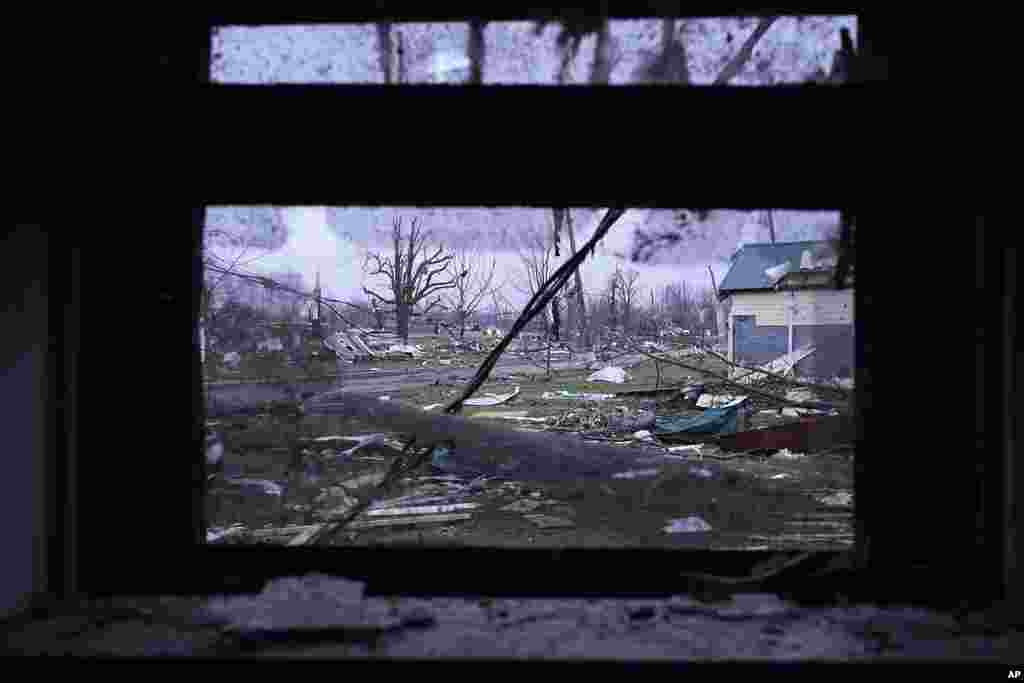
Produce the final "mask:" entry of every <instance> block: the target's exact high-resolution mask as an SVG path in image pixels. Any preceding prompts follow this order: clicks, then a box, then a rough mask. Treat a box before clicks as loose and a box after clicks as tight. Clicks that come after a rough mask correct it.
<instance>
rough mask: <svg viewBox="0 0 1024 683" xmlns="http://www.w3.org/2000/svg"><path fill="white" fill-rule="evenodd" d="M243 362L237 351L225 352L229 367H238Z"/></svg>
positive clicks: (225, 359)
mask: <svg viewBox="0 0 1024 683" xmlns="http://www.w3.org/2000/svg"><path fill="white" fill-rule="evenodd" d="M241 362H242V356H241V355H240V354H239V353H238V352H237V351H228V352H227V353H225V354H224V365H226V366H227V367H229V368H237V367H238V364H239V363H241Z"/></svg>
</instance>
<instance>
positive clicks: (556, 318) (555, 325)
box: [551, 296, 562, 341]
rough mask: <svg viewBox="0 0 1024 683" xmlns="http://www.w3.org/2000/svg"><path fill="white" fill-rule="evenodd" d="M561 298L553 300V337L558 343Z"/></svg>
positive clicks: (560, 321)
mask: <svg viewBox="0 0 1024 683" xmlns="http://www.w3.org/2000/svg"><path fill="white" fill-rule="evenodd" d="M560 300H561V297H557V296H556V297H555V298H554V299H552V300H551V322H552V326H551V336H552V338H553V339H554V340H555V341H558V333H559V328H560V327H561V323H562V320H561V315H560V313H559V301H560Z"/></svg>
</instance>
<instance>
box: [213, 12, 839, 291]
mask: <svg viewBox="0 0 1024 683" xmlns="http://www.w3.org/2000/svg"><path fill="white" fill-rule="evenodd" d="M757 23H758V20H757V19H742V18H739V19H701V20H689V21H686V22H677V31H676V37H677V39H678V40H681V41H682V42H683V43H684V44H685V46H686V54H687V67H688V70H689V73H690V79H691V82H692V83H694V84H703V83H711V82H712V81H713V80H714V78H715V76H716V75H717V74H718V73H719V72H720V71H721V69H722V68H723V67H724V65H725V64H726V63H728V62H729V60H730V59H731V58H732V57H733V56H734V55H735V54H736V52H737V51H738V50H739V49H740V46H741V45H742V44H743V41H744V40H745V39H746V38H747V37H748V36H749V35H750V34H751V33H752V32H753V30H754V28H755V26H756V25H757ZM660 27H661V22H660V20H648V21H613V22H611V34H612V39H613V42H614V45H615V47H614V52H615V54H616V55H617V56H616V57H615V65H614V68H613V70H612V74H611V83H612V84H613V85H614V84H621V83H636V82H639V81H638V76H637V74H638V73H639V69H640V68H641V67H643V65H644V64H646V63H647V62H648V61H649V60H650V59H651V57H652V55H654V53H655V51H656V50H657V48H658V45H659V44H660V40H661V37H660V36H661V34H660V30H661V29H660ZM842 27H847V28H849V29H850V30H851V32H852V33H853V35H854V39H856V20H855V18H853V17H804V18H795V17H783V18H781V19H778V20H777V21H776V22H775V23H774V24H773V25H772V27H771V28H770V29H769V30H768V31H767V32H766V33H765V34H764V36H763V37H762V38H761V40H760V41H759V42H758V44H757V47H756V49H755V51H754V53H753V55H752V58H751V59H750V60H749V61H748V62H747V64H746V66H745V67H744V68H743V69H742V70H741V71H740V73H739V74H738V75H737V76H736V78H735V79H733V81H732V82H731V83H730V84H731V85H737V86H754V85H760V86H765V85H772V84H778V83H796V82H804V81H806V80H808V79H809V78H811V77H812V76H813V75H814V73H815V72H816V71H828V69H829V68H830V66H831V62H832V58H833V53H834V50H835V49H836V48H837V47H838V45H839V39H838V32H839V29H840V28H842ZM394 30H395V31H396V32H400V33H401V35H402V40H403V45H404V47H405V54H406V59H407V66H408V82H413V83H428V82H435V83H436V82H459V81H460V80H462V79H464V78H465V76H466V69H465V67H466V65H467V64H466V61H465V49H466V38H467V35H468V32H467V26H466V25H465V24H461V23H450V24H398V25H395V29H394ZM557 34H558V29H557V28H556V27H554V26H549V27H548V28H547V29H546V30H544V31H543V32H542V33H541V34H540V35H539V36H538V35H535V33H534V30H533V26H532V25H530V24H528V23H526V22H502V23H496V24H489V25H488V26H487V28H486V31H485V46H486V55H487V56H486V59H485V62H484V82H485V84H486V83H490V84H503V83H504V84H512V83H528V84H547V85H553V84H555V75H556V73H557V72H558V67H559V52H558V48H557V46H556V44H555V39H556V36H557ZM594 42H595V41H594V39H593V38H588V39H587V40H585V41H583V44H582V45H581V47H580V51H579V53H578V55H577V57H576V59H575V60H574V61H573V63H572V68H571V74H572V76H571V78H572V81H573V82H585V81H586V78H587V73H588V70H589V65H590V62H591V60H592V56H593V51H594ZM213 55H214V59H213V66H212V73H211V76H212V78H213V80H214V81H215V82H220V83H250V84H272V83H379V82H382V81H383V74H382V72H380V67H379V61H378V57H377V38H376V32H375V29H374V27H373V26H372V25H349V26H340V25H338V26H291V27H225V28H223V29H220V30H219V31H217V32H216V33H215V35H214V38H213ZM808 162H809V163H808V169H809V172H815V170H814V169H815V167H816V164H815V160H808ZM737 163H746V162H745V161H743V160H737ZM765 163H767V162H765ZM752 170H756V169H752ZM258 213H259V211H258V210H257V211H256V213H253V210H241V211H239V210H236V209H231V208H226V207H217V208H211V209H210V210H209V211H208V216H209V220H208V223H217V224H219V225H221V226H223V227H227V228H231V229H235V228H238V227H240V226H243V227H246V229H247V231H248V232H249V233H250V234H252V231H253V230H254V229H256V230H263V229H264V228H266V226H263V227H259V228H253V226H252V225H249V224H245V223H244V222H245V220H246V219H247V218H248V217H252V216H255V215H256V214H258ZM264 213H267V214H269V212H264ZM602 214H603V210H602V211H595V210H583V209H578V210H577V209H574V210H573V217H574V224H575V227H576V237H577V240H578V242H579V243H580V244H582V243H583V242H585V241H586V240H587V239H588V238H589V237H590V235H591V234H592V233H593V230H594V228H595V227H596V226H597V223H598V221H599V220H600V217H601V215H602ZM279 215H280V217H281V219H282V220H281V223H282V224H280V225H277V226H276V228H277V229H276V230H274V231H272V232H273V234H272V235H271V234H270V233H271V231H270V229H269V228H266V230H267V234H266V235H264V237H265V239H264V240H263V242H261V244H262V245H263V246H264V247H266V248H264V249H256V250H252V252H251V253H252V255H253V256H254V257H258V258H257V259H256V260H254V261H250V262H249V263H247V264H246V268H247V269H248V270H250V271H257V272H262V273H265V274H275V273H280V272H293V273H299V274H301V275H302V277H303V280H304V282H305V283H306V284H307V285H308V286H312V280H313V277H314V275H315V273H316V271H317V270H319V271H320V273H321V279H322V282H323V284H324V286H325V288H326V289H327V290H328V291H329V292H330V293H331V294H332V295H334V296H338V297H341V298H355V297H359V298H360V299H361V298H362V297H361V295H360V291H361V288H362V287H363V286H364V285H369V286H371V287H372V286H373V285H375V284H378V285H379V284H380V282H379V280H374V279H372V278H367V276H366V275H365V273H364V271H363V267H362V266H363V263H364V260H365V256H366V253H367V251H372V250H375V249H380V248H381V247H384V246H385V242H384V241H383V240H382V238H385V237H386V234H387V232H388V231H389V230H390V226H391V222H392V220H393V219H394V217H395V216H399V215H400V216H402V217H403V218H405V219H406V220H408V219H411V218H412V217H414V216H415V217H417V218H419V219H421V220H422V221H423V224H424V227H425V228H426V229H429V230H430V231H431V232H432V233H433V235H434V237H435V238H436V239H437V240H438V241H441V242H444V243H446V245H448V246H467V245H469V246H478V247H481V248H485V249H487V250H488V251H489V252H490V253H493V254H494V255H495V257H496V258H497V259H498V272H499V274H500V278H503V279H506V280H512V279H518V278H520V277H521V276H520V272H521V270H520V265H519V263H520V262H519V258H518V256H517V254H516V253H515V251H514V245H513V244H511V243H509V241H508V240H507V235H509V234H513V235H514V234H516V233H518V232H522V231H523V229H529V228H545V227H547V228H550V225H551V212H550V211H549V210H541V209H520V208H514V207H510V208H503V209H402V208H389V209H365V208H336V207H331V208H325V207H315V208H288V209H284V210H282V211H281V212H280V214H279ZM762 218H763V217H762V216H759V215H758V214H756V213H746V212H736V211H727V210H722V211H714V212H712V214H711V215H710V216H709V218H708V220H707V221H706V222H705V223H703V224H702V225H701V226H700V230H699V231H698V232H699V234H698V235H696V236H694V237H692V238H691V239H689V240H688V241H687V242H686V243H684V244H679V245H676V246H674V247H672V248H669V249H665V250H662V251H661V252H660V253H659V254H658V255H657V258H656V259H654V261H653V262H652V263H650V264H639V263H628V262H627V261H626V260H624V259H623V258H622V257H620V256H618V255H619V254H622V255H628V254H629V253H630V252H631V248H632V246H633V243H634V240H635V239H636V234H637V229H641V230H654V231H658V230H662V229H665V228H667V227H670V226H671V225H672V224H673V222H674V220H675V219H674V216H673V212H670V211H663V210H656V211H654V210H630V211H628V212H627V213H626V215H625V216H623V217H622V218H621V219H620V220H619V222H618V223H617V224H616V226H615V227H614V228H613V229H612V231H611V233H609V235H608V237H607V238H606V240H605V244H604V246H603V247H602V248H600V249H599V250H598V254H597V258H595V259H593V260H588V262H587V263H586V265H585V266H584V267H583V269H582V273H583V277H584V284H585V286H586V288H587V289H588V290H595V289H597V288H598V285H599V284H600V283H603V282H604V281H605V280H606V279H607V277H608V276H609V275H610V274H611V273H612V272H613V271H614V270H615V267H616V266H617V265H622V266H628V267H631V268H635V269H637V270H638V271H640V272H641V274H642V276H643V277H642V278H641V281H642V283H643V284H644V286H645V287H646V288H650V287H658V286H662V285H664V284H668V283H671V282H679V281H680V280H685V281H687V282H689V283H690V284H691V285H695V286H698V287H703V286H708V285H710V278H709V276H708V272H707V266H708V265H711V266H712V269H713V270H714V271H715V277H716V279H717V281H718V282H721V280H722V278H723V277H724V275H725V272H726V271H727V269H728V261H727V259H728V257H729V255H731V254H732V253H733V252H734V251H735V250H736V248H737V247H738V246H740V245H741V244H742V243H743V242H755V241H768V239H769V237H768V231H767V229H766V228H765V227H764V225H763V223H762V222H761V220H762ZM838 218H839V215H838V213H837V212H794V211H779V212H775V213H774V219H775V228H776V238H777V240H778V241H793V240H803V239H823V238H825V237H827V236H828V234H829V231H830V230H832V229H834V227H835V226H836V225H837V224H838ZM250 222H251V221H250ZM256 222H257V223H258V222H259V221H258V220H256ZM268 224H269V223H268ZM503 240H505V241H503ZM211 248H212V247H211ZM565 253H566V252H563V259H564V258H565ZM247 260H248V258H247ZM506 289H507V296H508V298H509V299H510V300H511V301H512V302H513V303H520V304H521V303H524V302H525V298H524V297H523V296H522V295H520V294H518V293H517V292H516V291H515V290H514V289H512V288H506ZM645 296H646V295H645Z"/></svg>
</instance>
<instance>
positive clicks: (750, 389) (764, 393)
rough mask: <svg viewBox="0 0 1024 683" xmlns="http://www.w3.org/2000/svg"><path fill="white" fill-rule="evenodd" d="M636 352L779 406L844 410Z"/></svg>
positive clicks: (665, 357) (671, 359)
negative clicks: (774, 392)
mask: <svg viewBox="0 0 1024 683" xmlns="http://www.w3.org/2000/svg"><path fill="white" fill-rule="evenodd" d="M636 351H637V352H638V353H640V354H642V355H644V356H647V357H648V358H652V359H654V360H658V361H661V362H663V363H668V364H669V365H676V366H678V367H681V368H684V369H686V370H692V371H694V372H699V373H702V374H704V375H708V376H709V377H713V378H714V379H716V380H717V381H719V382H721V383H723V384H726V385H728V386H732V387H736V388H737V389H741V390H742V391H743V393H749V394H757V395H758V396H761V397H762V398H768V399H771V400H772V401H775V402H776V403H781V404H785V405H790V406H795V407H797V408H811V409H815V410H837V409H839V408H845V407H846V406H845V404H836V403H827V402H823V401H791V400H789V399H788V398H783V397H781V396H779V395H777V394H772V393H769V392H767V391H762V390H760V389H755V388H754V387H751V386H749V385H746V384H740V383H739V382H734V381H733V380H731V379H729V378H727V377H723V376H721V375H719V374H716V373H714V372H711V371H710V370H705V369H704V368H698V367H697V366H695V365H688V364H686V363H682V362H680V361H678V360H676V359H674V358H669V357H667V356H656V355H654V354H653V353H648V352H647V351H644V350H643V349H640V348H639V347H637V348H636Z"/></svg>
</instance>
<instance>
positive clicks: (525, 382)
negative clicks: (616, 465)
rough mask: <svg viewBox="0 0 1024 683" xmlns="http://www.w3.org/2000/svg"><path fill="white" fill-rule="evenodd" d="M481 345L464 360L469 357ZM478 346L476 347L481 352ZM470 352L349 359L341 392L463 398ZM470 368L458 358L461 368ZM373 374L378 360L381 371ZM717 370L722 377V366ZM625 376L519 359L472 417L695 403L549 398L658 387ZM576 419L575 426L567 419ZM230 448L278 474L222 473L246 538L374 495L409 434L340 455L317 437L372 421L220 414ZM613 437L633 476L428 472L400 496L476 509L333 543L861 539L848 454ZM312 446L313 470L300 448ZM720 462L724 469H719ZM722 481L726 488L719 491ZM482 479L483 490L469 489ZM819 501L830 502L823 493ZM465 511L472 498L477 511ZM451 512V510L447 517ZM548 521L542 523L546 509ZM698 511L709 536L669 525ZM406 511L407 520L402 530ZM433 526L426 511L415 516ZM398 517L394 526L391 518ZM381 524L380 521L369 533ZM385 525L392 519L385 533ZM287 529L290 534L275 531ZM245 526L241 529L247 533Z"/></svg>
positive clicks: (214, 488)
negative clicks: (537, 480)
mask: <svg viewBox="0 0 1024 683" xmlns="http://www.w3.org/2000/svg"><path fill="white" fill-rule="evenodd" d="M469 355H471V354H467V355H466V356H469ZM473 355H475V354H473ZM476 360H477V359H475V358H470V357H462V358H456V359H455V360H454V361H453V364H452V366H438V365H437V363H436V362H434V363H431V365H433V366H434V367H426V368H425V367H423V365H422V361H419V362H417V361H412V360H410V361H392V362H389V363H383V362H381V363H375V364H371V367H359V366H354V367H353V371H352V372H350V373H349V377H348V378H346V380H345V382H344V386H345V387H346V388H348V389H350V390H352V391H359V392H361V393H368V394H371V395H387V396H388V397H389V400H393V401H401V402H403V403H407V404H409V405H414V406H418V407H422V406H425V405H429V404H432V403H443V402H447V401H449V400H451V399H452V398H454V397H455V396H456V395H457V393H458V392H460V391H461V390H462V388H463V387H464V386H465V381H466V380H467V379H468V378H469V377H471V376H472V375H473V373H474V372H475V369H476ZM460 366H461V367H460ZM374 367H376V368H377V369H373V368H374ZM708 367H709V369H715V370H720V369H721V368H712V367H711V366H710V365H709V366H708ZM628 372H629V374H630V378H629V381H627V383H625V384H609V383H601V382H588V381H587V377H588V375H589V374H590V371H588V370H571V369H565V368H564V364H563V368H562V369H556V370H555V371H554V372H553V373H552V374H551V375H550V376H548V375H547V373H546V372H545V371H544V370H542V369H540V368H537V367H536V365H534V364H531V363H528V362H524V361H523V360H522V359H519V360H518V361H517V360H516V358H515V357H509V358H508V359H506V362H505V363H503V364H502V367H499V368H497V369H496V370H495V371H494V373H492V379H493V381H491V382H489V383H488V384H486V385H485V386H484V387H483V388H482V390H481V392H480V394H478V395H481V394H484V393H488V392H494V393H505V392H508V391H511V389H512V387H515V386H518V387H519V388H520V393H519V395H518V396H517V397H516V398H515V399H513V400H512V401H509V402H508V403H505V404H502V405H500V406H495V407H480V408H467V409H466V410H465V412H464V414H465V415H466V416H468V417H474V416H476V417H475V418H474V419H481V420H488V421H493V422H494V423H496V424H502V425H503V426H506V427H507V428H509V429H541V428H545V425H543V424H542V423H539V422H535V421H522V420H517V421H513V420H505V419H501V416H502V415H514V416H516V417H526V418H542V417H548V416H562V415H564V414H565V413H566V412H567V411H570V410H572V411H576V412H577V413H579V414H580V415H594V414H597V413H608V412H614V411H616V410H617V409H619V408H620V407H622V408H625V409H626V411H629V412H630V413H635V411H636V410H638V409H640V408H641V407H645V408H647V409H654V410H655V411H656V412H657V414H659V415H665V414H680V413H684V414H686V413H691V412H695V411H696V409H694V408H692V407H687V406H686V405H683V404H682V402H680V401H679V400H678V399H675V400H670V399H671V397H664V396H662V397H651V396H646V397H629V398H616V399H611V400H603V401H589V402H583V401H578V400H565V399H543V398H542V397H541V395H542V394H543V393H544V392H548V391H559V390H566V391H570V392H586V393H614V392H617V391H623V390H629V389H645V388H653V387H654V386H655V383H656V370H655V368H654V365H653V362H652V361H645V362H642V363H639V364H637V365H633V366H632V367H630V368H629V369H628ZM697 377H698V373H694V372H692V371H688V370H684V369H682V368H677V367H665V366H663V367H662V378H661V382H662V385H663V386H664V385H666V384H668V385H677V384H683V383H686V382H687V381H690V380H692V379H696V378H697ZM790 419H791V418H785V417H782V416H781V415H778V414H765V413H756V414H754V415H753V416H752V417H751V423H750V426H751V427H758V426H762V425H767V424H777V423H779V422H783V421H787V420H790ZM568 422H569V423H572V419H570V420H569V421H568ZM211 426H212V428H213V429H214V430H216V431H217V432H218V433H219V434H221V436H222V439H223V441H224V444H225V452H226V455H225V467H226V469H227V472H226V473H227V474H229V475H233V476H236V477H245V478H251V479H263V480H269V481H272V482H275V483H277V484H278V485H280V495H275V494H274V492H273V491H271V492H270V493H267V492H264V491H263V490H261V489H260V488H259V486H255V485H252V484H250V485H239V484H238V483H237V482H236V483H232V482H231V481H226V480H225V479H223V478H219V479H216V480H214V481H213V482H211V487H210V489H209V492H208V496H207V519H208V526H209V527H210V528H213V529H217V530H223V529H226V528H228V527H230V526H231V525H238V524H241V525H243V526H244V531H238V532H237V535H234V536H232V535H230V534H229V535H228V536H227V537H225V538H223V539H219V540H218V542H244V543H260V542H267V543H286V542H288V541H289V540H290V539H292V538H294V537H295V535H296V531H295V528H296V527H308V526H309V525H315V524H319V523H322V522H323V521H326V520H330V519H332V511H333V514H334V515H337V514H340V513H341V512H343V511H344V510H345V509H346V508H347V506H349V505H350V504H351V503H352V501H353V500H354V498H353V496H354V495H357V494H359V493H360V492H364V491H367V490H368V489H369V488H370V487H371V486H372V485H373V484H374V483H375V482H376V481H379V478H380V477H381V476H382V474H383V472H384V471H386V470H387V468H388V466H389V464H390V462H391V461H392V459H393V458H394V457H396V456H397V454H398V450H397V449H399V448H401V446H402V444H403V441H402V439H401V435H399V434H394V435H388V437H387V439H386V440H385V441H383V442H381V443H376V444H371V445H368V446H366V447H364V448H361V449H358V450H356V451H355V452H353V453H350V454H346V455H341V453H342V452H343V451H346V450H348V449H350V448H352V447H353V446H356V443H357V442H356V441H343V440H335V441H326V442H314V441H312V439H315V438H319V437H325V436H342V437H343V436H351V435H356V434H365V433H367V432H368V431H371V430H368V429H367V428H366V427H365V426H362V425H358V424H352V423H348V424H345V423H342V422H341V421H340V420H339V419H338V418H335V417H331V416H316V417H311V416H307V417H303V418H297V417H288V416H274V415H271V414H263V415H250V416H236V417H228V418H221V419H218V420H216V421H214V423H212V425H211ZM599 436H601V438H603V439H605V440H604V441H603V443H613V444H617V445H618V446H619V447H621V448H630V449H639V451H640V452H638V455H643V456H648V457H649V459H648V460H647V461H646V464H645V465H643V466H638V469H637V470H636V472H638V473H639V474H637V475H636V477H635V478H632V479H621V478H601V479H585V480H572V481H566V482H564V483H560V484H556V485H551V484H544V485H540V484H532V483H529V482H516V481H509V480H502V479H488V480H477V481H475V482H473V481H472V478H471V477H455V476H452V475H447V478H444V477H440V478H439V475H442V474H443V473H442V472H440V471H437V470H431V469H423V470H422V471H421V472H416V473H413V475H412V476H410V477H409V478H408V479H406V480H403V481H402V482H401V485H400V487H399V488H398V490H396V491H395V492H394V493H393V494H392V495H390V496H388V497H389V498H395V497H399V496H408V495H417V496H419V497H421V498H422V497H428V498H431V499H433V500H432V501H428V502H430V503H431V504H437V503H443V504H445V505H450V504H456V505H462V506H463V507H461V508H455V509H454V514H456V515H463V516H464V517H465V518H450V519H441V518H435V519H440V521H435V522H433V523H427V524H423V523H419V524H413V523H410V522H409V520H411V519H413V518H411V517H402V516H389V515H383V516H373V517H372V518H371V517H370V516H366V515H364V516H362V517H361V518H360V520H359V521H357V522H356V523H355V524H354V525H353V527H360V523H362V527H361V528H348V529H346V530H345V531H343V532H341V533H338V534H336V535H335V536H333V537H332V538H330V539H329V540H328V541H327V542H328V543H329V544H353V545H359V546H376V545H382V544H399V545H407V544H411V545H417V546H418V545H431V546H436V545H442V546H492V547H493V546H499V547H524V546H525V547H538V546H539V547H614V548H622V547H692V548H715V549H780V548H786V549H790V548H814V549H821V550H826V549H844V548H849V547H851V546H852V542H853V530H852V504H853V499H852V492H853V462H852V457H853V454H852V452H850V451H841V452H834V453H830V454H829V453H826V454H797V455H798V457H788V456H790V455H791V454H787V453H780V454H772V453H759V454H757V456H756V457H755V456H743V457H733V458H731V459H727V460H719V459H715V460H712V459H711V458H706V459H704V460H701V459H699V458H698V457H697V456H696V455H692V454H683V453H680V452H678V451H677V452H671V451H669V450H668V446H669V445H670V444H664V443H659V442H658V441H657V440H648V441H644V440H640V439H635V438H632V435H631V434H629V433H626V434H620V435H609V434H608V433H606V432H605V433H603V434H601V435H599ZM303 448H305V456H303V457H302V458H301V459H302V464H298V462H297V459H299V456H298V455H296V454H297V453H299V452H300V451H301V449H303ZM710 463H714V465H715V472H716V473H715V475H714V479H711V478H709V480H708V481H709V483H708V485H707V486H701V485H698V486H696V487H694V486H693V485H692V480H693V477H694V476H695V474H694V472H695V471H697V472H698V474H697V476H698V477H699V476H701V475H700V474H699V472H700V471H701V470H707V469H709V468H705V467H704V465H705V464H710ZM719 468H720V469H719ZM723 483H724V485H723ZM471 484H472V485H471ZM823 499H824V500H823ZM467 504H469V507H466V505H467ZM440 513H441V514H453V509H451V508H448V509H444V510H440ZM537 515H540V516H541V517H537ZM687 517H698V518H700V519H701V520H703V521H704V522H705V523H706V524H707V525H710V527H711V529H710V530H709V531H680V532H673V533H668V532H666V530H665V528H666V526H668V525H669V524H671V522H672V520H676V519H681V518H687ZM396 519H404V520H405V521H404V522H403V524H401V525H395V524H394V521H395V520H396ZM420 519H422V515H421V516H420ZM388 520H390V521H388ZM366 522H372V523H374V524H377V525H378V526H376V527H373V526H369V527H368V526H367V525H366ZM380 525H386V526H380ZM282 527H291V529H290V533H276V532H274V531H273V530H274V529H280V528H282ZM236 531H237V529H236Z"/></svg>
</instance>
